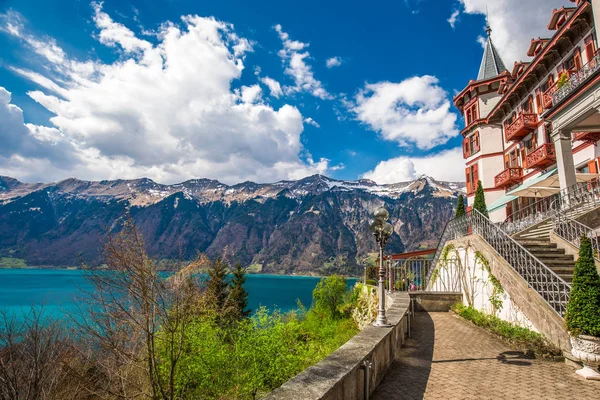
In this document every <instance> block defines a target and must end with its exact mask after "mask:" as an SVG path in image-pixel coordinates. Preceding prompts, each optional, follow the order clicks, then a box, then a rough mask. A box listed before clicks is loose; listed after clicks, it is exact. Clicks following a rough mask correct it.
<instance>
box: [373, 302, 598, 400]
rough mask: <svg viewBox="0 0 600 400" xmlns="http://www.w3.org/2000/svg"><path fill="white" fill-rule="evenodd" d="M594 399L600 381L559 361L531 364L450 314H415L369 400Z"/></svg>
mask: <svg viewBox="0 0 600 400" xmlns="http://www.w3.org/2000/svg"><path fill="white" fill-rule="evenodd" d="M578 398H582V399H600V382H590V381H586V380H584V379H583V378H580V377H579V376H578V375H576V374H575V370H574V369H573V368H571V367H569V366H568V365H566V364H565V363H563V362H551V361H542V360H531V359H527V358H525V357H524V356H523V354H522V353H520V352H517V351H514V350H512V349H510V348H509V347H508V346H507V345H506V344H505V343H504V342H503V341H501V340H500V339H498V338H496V337H495V336H493V335H491V334H490V333H489V332H487V331H485V330H483V329H481V328H479V327H477V326H475V325H473V324H471V323H470V322H467V321H464V320H462V319H460V318H458V317H457V316H455V315H454V314H452V313H431V314H427V313H417V314H416V317H415V320H414V323H413V331H412V339H409V340H408V341H407V342H406V346H405V347H404V348H403V349H402V352H401V355H400V357H399V358H398V359H396V360H395V361H394V363H393V364H392V367H391V369H390V372H389V373H388V375H387V376H386V377H385V378H384V379H383V381H382V382H381V384H380V385H379V386H378V387H377V389H376V390H375V393H374V394H373V396H372V397H371V399H374V400H398V399H511V400H512V399H527V400H535V399H544V400H545V399H578Z"/></svg>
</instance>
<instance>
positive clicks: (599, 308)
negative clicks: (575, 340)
mask: <svg viewBox="0 0 600 400" xmlns="http://www.w3.org/2000/svg"><path fill="white" fill-rule="evenodd" d="M565 320H566V322H567V329H568V330H569V332H571V334H573V335H579V334H583V335H591V336H600V276H598V271H597V270H596V265H595V263H594V255H593V252H592V243H591V241H590V239H589V238H587V237H585V236H582V237H581V239H580V247H579V259H578V260H577V262H576V263H575V272H574V273H573V283H572V286H571V295H570V297H569V303H568V304H567V313H566V315H565Z"/></svg>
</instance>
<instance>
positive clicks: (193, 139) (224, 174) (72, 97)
mask: <svg viewBox="0 0 600 400" xmlns="http://www.w3.org/2000/svg"><path fill="white" fill-rule="evenodd" d="M93 7H94V17H93V20H94V22H95V24H96V28H97V33H96V35H95V37H96V38H97V39H98V40H99V41H100V43H102V44H104V45H106V46H108V47H111V48H114V49H116V50H117V51H119V52H120V53H121V54H120V57H119V59H118V60H116V61H114V62H112V63H102V62H100V61H98V62H91V61H86V62H78V61H75V60H72V59H71V58H70V57H69V55H68V54H66V53H65V52H64V51H63V50H62V49H60V48H59V47H58V46H57V45H56V43H55V42H54V41H52V40H51V39H48V38H45V39H39V38H34V37H33V36H31V35H29V34H26V33H24V30H23V27H22V25H18V26H17V25H14V24H13V26H12V27H11V28H9V27H7V25H6V18H5V19H4V23H2V22H3V21H0V25H1V26H3V31H5V32H8V33H9V34H10V35H11V36H13V37H16V38H19V39H20V40H22V41H23V42H24V43H25V45H26V46H29V47H31V48H33V49H34V50H35V51H36V53H37V54H40V55H44V59H45V62H44V63H41V65H40V66H39V68H38V69H37V72H33V71H29V70H25V69H17V68H13V69H12V70H13V71H14V72H15V73H18V74H20V75H21V76H23V77H25V78H27V79H30V80H31V81H33V82H34V83H36V84H38V85H39V86H40V90H34V91H31V92H29V93H28V94H29V96H30V97H31V98H32V99H34V100H35V101H36V102H38V103H39V104H41V105H42V106H43V107H45V108H46V109H47V110H49V111H50V112H51V113H53V114H54V116H53V117H52V118H51V119H50V121H51V123H52V124H53V127H43V126H35V125H30V124H24V121H23V115H22V111H21V110H20V109H19V108H18V107H16V106H15V105H13V104H10V94H9V93H8V92H7V91H6V90H4V89H2V91H1V92H0V94H1V95H0V97H1V98H2V101H1V102H0V106H2V107H3V108H0V110H1V112H0V138H1V140H2V142H3V145H2V146H1V149H0V151H1V152H2V154H1V155H0V174H7V175H12V176H15V177H17V178H21V179H29V180H34V179H35V180H48V179H60V178H65V177H69V176H78V177H80V178H83V179H113V178H134V177H140V176H148V177H150V178H153V179H156V180H157V181H160V182H167V183H168V182H174V181H181V180H184V179H188V178H192V177H208V178H217V179H220V180H222V181H224V182H228V183H233V182H240V181H243V180H254V181H274V180H279V179H293V178H294V177H301V176H306V175H309V174H313V173H326V172H327V171H328V168H329V161H328V160H327V159H324V158H323V159H320V160H318V161H314V160H312V158H311V157H309V156H306V152H305V149H304V148H303V146H302V144H301V140H300V137H301V134H302V131H303V120H304V118H303V117H302V115H301V113H300V111H299V110H298V109H297V108H296V107H294V106H291V105H288V104H286V105H283V106H282V107H280V108H279V109H274V108H273V107H271V106H269V105H267V104H264V103H263V102H262V100H261V93H262V90H261V88H260V86H259V85H258V84H253V85H249V86H242V87H240V88H239V89H234V88H232V84H233V83H234V82H235V81H238V80H239V79H240V77H241V75H242V71H243V70H244V68H245V65H244V60H245V53H246V52H248V51H251V49H252V43H251V42H250V41H248V40H247V39H244V38H240V37H238V36H237V34H236V33H235V31H234V28H233V26H232V25H230V24H227V23H224V22H221V21H218V20H215V19H214V18H203V17H199V16H196V15H188V16H184V17H182V18H181V22H180V23H179V24H175V23H171V22H166V23H164V24H162V25H161V27H160V28H159V30H158V31H157V35H156V41H157V43H151V42H148V41H145V40H142V39H139V38H138V37H136V35H135V34H134V33H133V32H132V31H131V30H130V29H129V28H127V27H126V26H124V25H122V24H119V23H116V22H115V21H113V20H112V19H111V18H110V16H109V15H108V14H106V13H105V12H103V11H102V8H101V6H100V5H98V4H93ZM14 26H17V28H14ZM15 32H16V34H15ZM38 42H39V43H41V44H42V45H37V43H38ZM291 47H299V45H297V44H293V45H291ZM46 49H51V52H52V54H54V55H56V56H46V54H47V51H46ZM58 55H60V57H59V56H58ZM252 76H254V75H252ZM270 89H271V90H272V88H271V87H270ZM275 91H277V90H276V89H275ZM6 143H8V145H7V144H6Z"/></svg>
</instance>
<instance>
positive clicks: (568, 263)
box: [540, 260, 575, 267]
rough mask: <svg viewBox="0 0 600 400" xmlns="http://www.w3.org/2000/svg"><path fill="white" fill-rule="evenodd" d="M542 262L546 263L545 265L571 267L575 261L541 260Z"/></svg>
mask: <svg viewBox="0 0 600 400" xmlns="http://www.w3.org/2000/svg"><path fill="white" fill-rule="evenodd" d="M540 261H542V260H540ZM542 262H543V263H544V264H546V266H547V267H552V266H555V267H564V266H567V267H573V266H574V265H575V261H573V260H543V261H542Z"/></svg>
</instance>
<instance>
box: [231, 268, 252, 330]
mask: <svg viewBox="0 0 600 400" xmlns="http://www.w3.org/2000/svg"><path fill="white" fill-rule="evenodd" d="M245 282H246V269H245V268H244V267H242V264H240V263H237V264H236V265H235V269H234V270H233V278H232V279H231V284H230V288H229V302H230V304H231V307H228V308H230V309H231V314H232V319H233V320H238V321H241V320H243V319H245V318H248V317H249V316H250V310H247V309H246V308H247V307H248V293H247V292H246V289H244V283H245Z"/></svg>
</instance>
